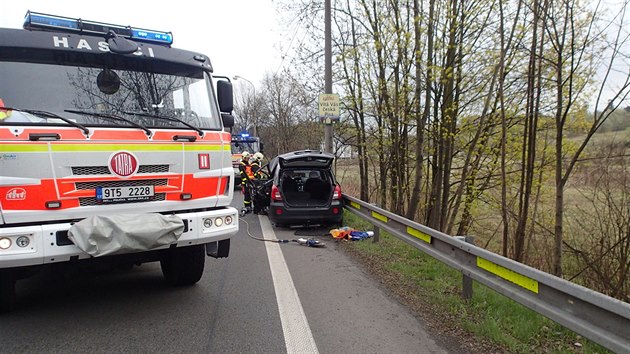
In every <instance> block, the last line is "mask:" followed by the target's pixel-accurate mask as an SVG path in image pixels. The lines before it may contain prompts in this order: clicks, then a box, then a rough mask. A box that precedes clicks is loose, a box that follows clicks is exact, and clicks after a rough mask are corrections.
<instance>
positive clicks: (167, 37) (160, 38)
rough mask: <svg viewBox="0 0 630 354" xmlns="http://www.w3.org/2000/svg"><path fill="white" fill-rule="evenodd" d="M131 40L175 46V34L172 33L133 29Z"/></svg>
mask: <svg viewBox="0 0 630 354" xmlns="http://www.w3.org/2000/svg"><path fill="white" fill-rule="evenodd" d="M131 38H133V39H139V40H142V41H147V42H157V43H163V44H168V45H171V44H173V34H171V32H159V31H151V30H145V29H138V28H132V29H131Z"/></svg>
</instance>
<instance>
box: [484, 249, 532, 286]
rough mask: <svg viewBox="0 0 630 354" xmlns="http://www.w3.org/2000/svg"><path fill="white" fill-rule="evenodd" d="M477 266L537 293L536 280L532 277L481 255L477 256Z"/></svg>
mask: <svg viewBox="0 0 630 354" xmlns="http://www.w3.org/2000/svg"><path fill="white" fill-rule="evenodd" d="M477 267H479V268H481V269H485V270H487V271H488V272H490V273H492V274H495V275H497V276H499V277H501V278H503V279H505V280H507V281H509V282H512V283H514V284H516V285H519V286H521V287H523V288H525V289H527V290H529V291H531V292H533V293H536V294H538V282H537V281H536V280H534V279H532V278H529V277H526V276H524V275H521V274H518V273H516V272H514V271H511V270H509V269H507V268H505V267H502V266H500V265H498V264H495V263H492V262H490V261H489V260H486V259H483V258H481V257H477Z"/></svg>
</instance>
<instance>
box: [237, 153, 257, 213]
mask: <svg viewBox="0 0 630 354" xmlns="http://www.w3.org/2000/svg"><path fill="white" fill-rule="evenodd" d="M249 158H250V154H249V152H247V151H243V153H242V154H241V163H240V164H239V166H238V170H239V172H240V173H241V192H242V193H243V209H242V211H243V212H244V213H248V212H250V211H251V210H252V196H251V194H250V193H249V181H250V179H252V178H254V176H253V174H252V166H251V164H250V163H249Z"/></svg>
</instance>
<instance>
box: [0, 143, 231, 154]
mask: <svg viewBox="0 0 630 354" xmlns="http://www.w3.org/2000/svg"><path fill="white" fill-rule="evenodd" d="M48 146H49V144H48V143H45V144H41V143H39V144H38V143H23V144H12V143H9V144H6V143H3V144H1V145H0V152H47V151H48ZM122 149H124V150H132V151H181V150H182V144H181V143H179V144H162V143H157V142H151V143H146V144H98V143H96V144H95V143H90V142H85V143H81V144H63V143H52V144H50V150H51V151H53V152H68V151H84V152H88V151H92V152H94V151H115V150H122ZM183 149H184V151H208V150H212V151H221V150H230V146H229V145H223V146H222V145H220V144H194V145H187V144H185V145H184V147H183Z"/></svg>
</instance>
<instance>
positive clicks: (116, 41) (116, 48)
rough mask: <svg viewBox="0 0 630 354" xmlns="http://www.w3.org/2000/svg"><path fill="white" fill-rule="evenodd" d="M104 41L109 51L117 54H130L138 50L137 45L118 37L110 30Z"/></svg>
mask: <svg viewBox="0 0 630 354" xmlns="http://www.w3.org/2000/svg"><path fill="white" fill-rule="evenodd" d="M105 40H107V44H108V45H109V50H111V51H112V52H113V53H117V54H131V53H135V52H136V51H137V50H138V44H136V43H135V42H132V41H130V40H128V39H127V38H125V37H119V36H118V35H117V34H116V33H115V32H114V31H112V30H110V31H109V32H108V33H107V34H106V35H105Z"/></svg>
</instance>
